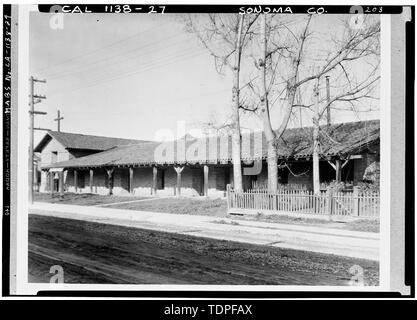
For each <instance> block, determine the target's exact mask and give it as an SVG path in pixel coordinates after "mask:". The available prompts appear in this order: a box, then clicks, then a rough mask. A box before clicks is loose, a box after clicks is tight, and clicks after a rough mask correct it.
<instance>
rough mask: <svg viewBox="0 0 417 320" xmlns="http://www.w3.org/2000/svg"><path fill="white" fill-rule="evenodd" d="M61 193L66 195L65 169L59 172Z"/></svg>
mask: <svg viewBox="0 0 417 320" xmlns="http://www.w3.org/2000/svg"><path fill="white" fill-rule="evenodd" d="M59 194H60V195H61V196H63V195H64V170H62V171H61V172H60V173H59Z"/></svg>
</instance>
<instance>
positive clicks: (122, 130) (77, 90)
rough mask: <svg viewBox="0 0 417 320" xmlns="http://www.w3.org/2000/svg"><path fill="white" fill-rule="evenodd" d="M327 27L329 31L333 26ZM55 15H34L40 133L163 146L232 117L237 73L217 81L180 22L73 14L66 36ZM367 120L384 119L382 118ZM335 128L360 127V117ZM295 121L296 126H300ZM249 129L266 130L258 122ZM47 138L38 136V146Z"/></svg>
mask: <svg viewBox="0 0 417 320" xmlns="http://www.w3.org/2000/svg"><path fill="white" fill-rule="evenodd" d="M327 17H329V18H326V19H321V20H320V22H318V28H319V29H320V30H326V29H328V28H329V25H331V23H332V19H334V17H332V18H330V16H327ZM50 18H51V15H50V14H42V13H36V12H33V13H31V16H30V43H29V52H30V55H29V56H30V57H29V68H30V75H32V76H34V77H35V78H38V79H46V80H47V83H46V84H41V83H37V84H36V90H35V93H37V94H44V95H46V97H47V99H46V100H44V101H43V102H42V103H39V104H36V109H37V110H42V111H46V112H48V114H47V115H46V116H41V115H39V116H36V118H35V127H42V128H47V129H52V130H56V128H57V123H56V121H54V120H53V119H54V118H56V115H57V110H58V109H59V110H60V112H61V116H63V117H64V120H63V121H62V122H61V131H64V132H74V133H83V134H92V135H103V136H111V137H121V138H132V139H147V140H155V139H156V140H157V139H158V132H160V130H161V129H168V130H171V131H172V132H173V133H175V132H177V128H178V125H179V122H185V123H187V128H193V127H194V128H195V127H198V126H199V124H201V123H205V122H209V121H213V119H215V121H220V122H221V121H223V119H225V118H226V117H227V116H228V114H229V111H230V107H229V106H230V100H231V86H232V79H231V75H230V72H226V73H225V74H224V75H220V74H218V73H217V71H216V70H215V67H214V61H213V58H212V57H211V56H210V54H209V53H208V51H207V50H206V49H205V48H204V47H203V46H202V45H201V44H200V43H199V42H198V40H197V38H196V37H195V35H193V34H189V33H187V32H186V31H185V29H184V22H183V21H182V20H181V17H180V16H178V15H172V14H171V15H170V14H165V15H145V14H126V15H123V14H67V15H64V20H63V28H62V29H53V28H51V27H50ZM362 117H365V118H377V117H378V113H377V112H376V113H375V112H374V113H372V114H366V115H363V116H362ZM333 118H334V120H335V121H355V120H358V115H357V114H356V115H355V114H353V113H352V112H348V113H346V112H345V113H343V114H342V113H340V114H335V115H334V116H333ZM297 124H298V122H297V120H293V121H292V122H291V123H290V126H297ZM242 126H243V127H246V128H251V129H254V130H260V129H261V123H260V121H259V120H258V119H257V117H255V116H244V117H243V118H242ZM44 134H45V132H43V131H37V132H36V135H35V142H37V141H39V140H40V139H41V138H42V136H43V135H44Z"/></svg>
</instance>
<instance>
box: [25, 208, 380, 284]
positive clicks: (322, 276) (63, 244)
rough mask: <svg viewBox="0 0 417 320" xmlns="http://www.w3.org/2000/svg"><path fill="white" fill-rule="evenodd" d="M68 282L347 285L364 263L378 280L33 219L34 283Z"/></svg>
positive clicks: (172, 238) (195, 242)
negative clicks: (57, 274) (59, 275)
mask: <svg viewBox="0 0 417 320" xmlns="http://www.w3.org/2000/svg"><path fill="white" fill-rule="evenodd" d="M54 264H59V265H62V266H63V267H64V272H65V279H64V280H65V282H68V283H154V284H253V285H260V284H269V285H274V284H275V285H349V282H350V280H351V278H352V274H351V273H350V272H349V269H350V268H351V267H352V266H353V265H359V266H360V267H361V268H362V269H363V271H364V276H365V277H364V278H365V285H376V284H378V282H379V271H378V270H379V264H378V262H375V261H370V260H364V259H356V258H349V257H341V256H336V255H329V254H319V253H311V252H306V251H299V250H291V249H282V248H273V247H272V248H271V247H266V246H259V245H251V244H243V243H237V242H231V241H223V240H214V239H207V238H199V237H194V236H187V235H180V234H173V233H166V232H157V231H150V230H143V229H137V228H129V227H121V226H115V225H106V224H99V223H94V222H85V221H78V220H72V219H62V218H53V217H44V216H37V215H31V216H30V218H29V279H30V280H31V281H33V282H48V281H49V277H50V274H49V268H50V266H51V265H54Z"/></svg>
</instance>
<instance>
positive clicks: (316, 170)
mask: <svg viewBox="0 0 417 320" xmlns="http://www.w3.org/2000/svg"><path fill="white" fill-rule="evenodd" d="M319 81H320V80H319V78H317V84H316V87H315V89H314V95H315V96H316V102H315V106H314V117H313V189H314V193H315V194H318V193H320V156H319V149H320V145H319V143H320V142H319V130H320V110H319Z"/></svg>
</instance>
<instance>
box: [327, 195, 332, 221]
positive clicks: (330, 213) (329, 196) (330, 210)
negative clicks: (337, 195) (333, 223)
mask: <svg viewBox="0 0 417 320" xmlns="http://www.w3.org/2000/svg"><path fill="white" fill-rule="evenodd" d="M332 204H333V191H332V190H327V214H328V215H329V218H330V219H331V215H332V213H333V212H332V211H333V206H332Z"/></svg>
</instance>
